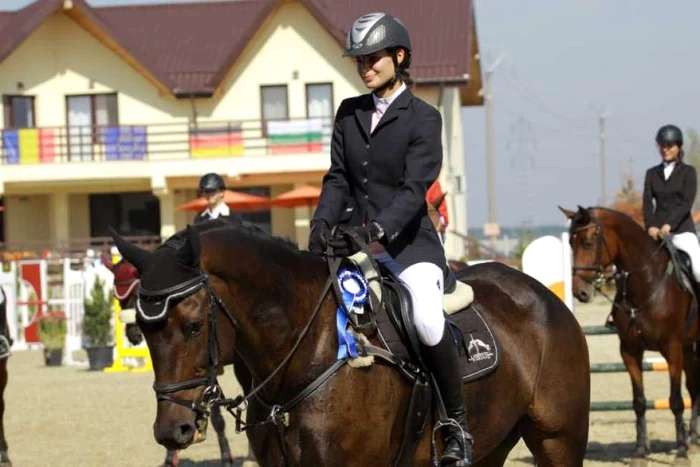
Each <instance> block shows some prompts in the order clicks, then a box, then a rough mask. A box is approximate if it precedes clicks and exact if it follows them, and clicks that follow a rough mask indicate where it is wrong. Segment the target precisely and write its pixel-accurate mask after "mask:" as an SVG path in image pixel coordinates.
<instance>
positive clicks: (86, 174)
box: [0, 0, 482, 257]
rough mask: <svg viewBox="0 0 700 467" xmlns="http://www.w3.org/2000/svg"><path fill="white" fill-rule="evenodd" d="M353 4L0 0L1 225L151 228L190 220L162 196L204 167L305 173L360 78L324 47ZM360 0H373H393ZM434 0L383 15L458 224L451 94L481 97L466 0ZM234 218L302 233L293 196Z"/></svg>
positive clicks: (45, 241)
mask: <svg viewBox="0 0 700 467" xmlns="http://www.w3.org/2000/svg"><path fill="white" fill-rule="evenodd" d="M346 3H352V4H353V5H350V6H348V5H345V4H346ZM361 3H363V2H343V1H341V0H333V1H330V0H326V1H324V2H320V1H318V0H274V1H273V0H259V1H250V2H228V3H226V2H224V3H210V4H189V5H188V4H177V5H166V6H153V5H151V6H139V7H133V6H132V7H111V8H93V7H91V6H90V5H89V4H87V3H86V2H85V1H84V0H40V1H38V2H35V3H34V4H32V5H30V6H28V7H27V8H25V9H23V10H19V11H16V12H0V35H1V36H2V37H3V38H8V39H9V40H6V41H5V40H4V43H3V44H1V45H0V93H2V95H3V99H2V107H3V109H2V112H0V115H1V116H2V118H3V125H2V128H3V130H2V132H3V133H2V139H1V145H0V147H1V152H0V156H1V157H0V196H1V197H2V203H3V206H4V211H3V212H0V219H2V223H1V224H2V225H1V226H0V227H2V228H1V229H0V241H4V243H5V244H6V245H7V247H8V248H15V247H16V248H21V247H24V248H42V249H43V248H60V247H64V246H67V245H70V244H77V243H79V242H87V241H88V240H89V239H90V238H94V237H101V236H104V235H106V226H107V225H113V226H116V227H118V228H119V229H120V231H121V232H122V233H124V234H126V235H132V236H138V235H161V236H168V235H170V234H172V233H173V232H175V231H176V230H177V229H180V228H182V227H184V226H185V225H186V224H187V223H188V222H191V219H192V215H193V214H192V213H187V212H182V211H178V210H176V207H177V206H178V205H180V204H182V203H184V202H186V201H188V200H190V199H192V198H193V197H195V187H196V184H197V181H198V179H199V177H200V176H201V175H202V174H204V173H207V172H218V173H221V174H222V175H224V176H225V177H226V179H227V183H228V185H229V186H230V188H232V189H234V190H248V191H252V192H254V193H256V194H262V195H265V196H271V197H273V196H276V195H279V194H281V193H283V192H285V191H288V190H290V189H293V188H294V187H295V186H300V185H303V184H314V185H319V184H320V181H321V178H322V176H323V174H324V173H325V171H326V169H327V168H328V165H329V152H328V141H329V137H330V131H331V124H332V117H333V114H334V113H335V110H336V109H337V107H338V105H339V104H340V102H341V101H342V100H343V99H344V98H346V97H349V96H353V95H357V94H359V93H363V92H365V90H364V86H363V85H362V83H361V81H360V80H359V78H358V77H357V75H356V73H355V70H354V66H353V64H352V62H350V61H349V60H348V59H344V58H342V56H341V55H342V50H343V48H342V46H343V43H342V42H343V36H344V34H345V31H346V30H347V27H348V26H349V25H350V24H351V23H352V21H353V19H354V18H355V17H356V16H359V14H362V13H364V12H366V11H360V10H358V12H355V11H353V8H361V7H362V5H359V6H358V5H357V4H361ZM365 3H366V4H367V5H366V8H368V9H369V10H368V11H373V10H376V9H381V8H382V7H383V6H384V5H383V3H387V5H386V7H387V8H388V7H389V6H391V5H394V4H395V3H396V2H388V1H381V0H377V1H374V2H370V1H367V2H365ZM414 4H415V5H414ZM428 4H429V5H428ZM448 4H449V9H450V11H440V12H438V13H436V14H433V15H428V16H433V17H435V18H434V19H433V20H432V23H430V24H420V25H419V22H420V21H421V19H420V18H421V16H423V17H425V16H426V15H425V12H421V10H423V9H425V8H438V9H440V8H443V6H442V5H441V4H438V5H441V6H435V5H434V4H433V2H422V1H418V0H416V1H404V2H403V3H402V5H406V6H407V8H406V11H405V13H404V12H394V14H396V15H397V16H399V17H401V19H403V20H404V22H405V23H406V24H407V26H408V28H409V30H411V31H412V40H413V42H414V44H415V46H414V61H413V63H414V65H415V66H414V67H413V68H412V70H414V71H413V74H414V76H415V77H416V82H417V84H416V87H415V88H414V89H413V91H414V92H415V94H416V95H417V96H419V97H421V98H422V99H424V100H426V101H428V102H429V103H431V104H432V105H435V106H436V107H437V108H438V109H439V110H440V112H441V113H442V115H443V121H444V140H443V142H444V149H445V163H444V164H443V167H444V168H443V173H442V175H441V181H442V183H443V187H445V188H446V189H447V190H449V194H448V207H449V209H450V216H451V220H452V222H453V225H452V226H451V227H452V228H453V229H454V230H456V231H458V232H466V226H467V216H466V215H467V209H466V179H465V175H464V174H465V167H464V164H465V162H464V159H465V157H464V152H463V131H462V122H461V116H460V108H461V107H462V106H464V105H480V104H481V102H482V98H481V78H480V68H479V60H478V44H477V40H476V30H475V24H474V16H473V15H474V11H473V6H472V4H471V2H470V1H468V0H462V1H449V2H445V5H444V8H446V9H447V8H448ZM409 5H412V6H410V7H408V6H409ZM415 10H418V11H415ZM456 15H461V16H459V17H457V18H455V16H456ZM446 18H449V19H450V20H449V21H446ZM431 25H432V26H431ZM438 26H440V29H442V30H440V31H437V30H435V29H437V28H438ZM343 27H345V28H346V29H343ZM431 28H433V29H431ZM248 216H251V219H252V220H253V221H255V222H257V223H259V224H260V225H261V226H262V227H263V228H265V229H268V230H270V231H271V232H272V233H273V234H276V235H281V236H286V237H289V238H290V239H292V240H295V241H298V242H299V244H300V246H304V245H305V243H306V237H307V234H308V216H309V210H308V209H307V208H304V207H300V208H294V209H289V208H273V209H271V210H270V211H264V212H258V213H255V214H248ZM448 253H449V255H450V256H452V257H461V256H462V255H463V251H462V245H461V242H460V241H458V240H457V239H455V238H449V239H448Z"/></svg>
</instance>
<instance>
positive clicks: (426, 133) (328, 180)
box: [309, 13, 471, 466]
mask: <svg viewBox="0 0 700 467" xmlns="http://www.w3.org/2000/svg"><path fill="white" fill-rule="evenodd" d="M346 45H347V48H346V51H345V54H344V55H345V56H349V57H352V58H353V59H354V61H355V64H356V66H357V72H358V74H359V76H360V78H361V79H362V80H363V82H364V84H365V86H366V87H367V88H368V89H369V90H370V91H371V92H370V93H369V94H365V95H361V96H358V97H354V98H350V99H346V100H344V101H343V102H342V103H341V104H340V107H339V109H338V112H337V115H336V120H335V124H334V129H333V137H332V141H331V166H330V168H329V170H328V172H327V173H326V175H325V176H324V178H323V188H322V193H321V197H320V200H319V203H318V207H317V209H316V212H315V214H314V217H313V220H312V223H311V233H310V236H309V250H311V251H312V252H315V253H318V254H323V253H324V252H325V250H326V247H327V246H328V245H329V244H330V246H331V247H333V249H334V250H335V252H336V254H345V255H350V254H352V253H354V251H355V250H356V248H355V246H354V245H352V242H350V241H349V239H348V237H346V236H344V237H342V238H338V237H334V238H330V232H331V230H332V228H334V227H335V226H336V225H337V224H338V223H339V222H340V221H341V216H342V214H343V212H344V210H345V207H346V206H347V205H352V206H354V209H353V215H352V218H351V219H350V220H349V221H348V222H347V224H348V225H349V226H350V227H349V228H350V229H351V230H354V232H355V233H357V234H359V235H360V237H361V238H363V239H364V240H365V241H366V242H367V243H370V242H379V243H380V244H381V245H382V246H383V247H384V250H385V252H382V253H380V254H379V255H377V257H376V259H377V260H378V261H380V262H382V263H383V264H384V265H385V266H386V267H387V269H389V270H390V271H391V272H392V273H393V274H394V275H395V276H396V277H398V278H399V279H400V280H402V281H403V282H404V283H405V284H406V285H407V287H408V288H409V290H410V291H411V296H412V301H413V318H414V322H415V325H416V331H417V334H418V336H419V339H420V341H421V343H422V344H423V354H424V356H425V357H426V358H425V361H426V364H427V365H428V366H429V368H430V370H431V372H432V374H433V376H434V377H435V380H436V382H437V386H438V389H439V391H440V395H441V396H442V400H443V402H444V404H445V409H446V411H447V416H448V418H449V419H451V421H452V423H450V424H448V425H447V426H446V428H445V429H443V435H444V437H445V449H444V452H443V456H442V458H441V463H442V464H443V465H447V464H449V465H455V466H463V465H468V464H469V462H470V458H471V437H470V436H469V435H468V433H467V418H466V416H467V412H466V407H465V399H464V388H463V385H462V376H461V374H460V370H459V354H458V349H457V346H456V344H455V341H454V339H453V338H452V336H451V334H450V331H449V330H448V328H447V327H446V322H445V318H444V314H443V308H442V303H443V273H444V272H443V269H444V268H445V252H444V250H443V246H442V243H441V242H440V238H439V237H438V234H437V232H436V231H435V228H434V227H433V224H432V222H431V221H430V218H429V217H428V212H427V206H426V192H427V190H428V188H429V187H430V186H431V185H432V184H433V182H434V181H435V180H436V179H437V177H438V175H439V173H440V168H441V166H442V143H441V131H442V120H441V117H440V113H439V112H438V111H437V110H436V109H435V108H434V107H432V106H430V105H429V104H427V103H425V102H424V101H422V100H420V99H418V98H417V97H415V96H414V95H413V94H412V93H411V91H410V90H408V88H407V86H406V84H411V80H410V75H409V73H408V68H409V66H410V63H411V43H410V39H409V35H408V31H407V29H406V27H405V26H404V25H403V23H401V21H400V20H399V19H397V18H395V17H393V16H391V15H388V14H386V13H371V14H367V15H364V16H362V17H360V18H359V19H357V20H356V21H355V22H354V24H353V25H352V28H351V31H350V33H349V34H348V38H347V44H346ZM342 220H343V221H345V220H344V219H342ZM341 252H342V253H341Z"/></svg>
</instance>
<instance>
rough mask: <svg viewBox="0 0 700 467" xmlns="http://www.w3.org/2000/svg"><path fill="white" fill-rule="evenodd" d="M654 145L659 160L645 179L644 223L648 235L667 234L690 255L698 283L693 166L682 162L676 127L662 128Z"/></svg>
mask: <svg viewBox="0 0 700 467" xmlns="http://www.w3.org/2000/svg"><path fill="white" fill-rule="evenodd" d="M656 144H657V145H658V148H659V153H660V154H661V159H662V162H661V164H659V165H655V166H654V167H652V168H650V169H649V170H647V174H646V178H645V180H644V195H643V200H644V225H645V227H646V229H647V232H648V234H649V236H650V237H651V238H653V239H654V240H659V239H661V238H665V237H669V238H670V240H671V242H672V243H673V245H674V246H675V247H676V248H678V249H679V250H683V251H684V252H686V253H687V254H688V256H690V261H691V264H692V267H693V275H694V276H695V281H696V282H700V242H698V236H697V233H696V232H695V224H694V222H693V216H692V215H691V212H690V211H691V208H692V207H693V202H694V201H695V193H696V191H697V177H696V172H695V168H694V167H693V166H692V165H688V164H686V163H684V162H683V132H681V130H680V128H678V127H677V126H674V125H665V126H663V127H661V128H660V129H659V131H658V132H657V134H656Z"/></svg>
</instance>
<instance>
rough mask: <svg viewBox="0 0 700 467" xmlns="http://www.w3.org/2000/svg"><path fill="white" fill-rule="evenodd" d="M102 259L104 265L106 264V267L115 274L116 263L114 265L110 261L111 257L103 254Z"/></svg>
mask: <svg viewBox="0 0 700 467" xmlns="http://www.w3.org/2000/svg"><path fill="white" fill-rule="evenodd" d="M100 258H101V259H102V264H104V266H105V267H106V268H107V269H109V270H110V271H112V272H114V263H112V260H111V259H109V256H107V255H105V254H102V255H101V256H100Z"/></svg>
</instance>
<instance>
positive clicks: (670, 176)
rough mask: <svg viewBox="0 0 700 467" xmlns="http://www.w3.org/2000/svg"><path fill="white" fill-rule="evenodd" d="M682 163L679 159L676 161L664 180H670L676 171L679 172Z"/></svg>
mask: <svg viewBox="0 0 700 467" xmlns="http://www.w3.org/2000/svg"><path fill="white" fill-rule="evenodd" d="M682 165H683V162H681V161H680V160H679V161H677V162H676V165H674V166H673V170H672V171H671V174H670V175H669V176H668V180H666V181H670V180H671V179H672V178H673V176H674V175H676V173H678V172H680V171H681V170H682V167H681V166H682Z"/></svg>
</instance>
